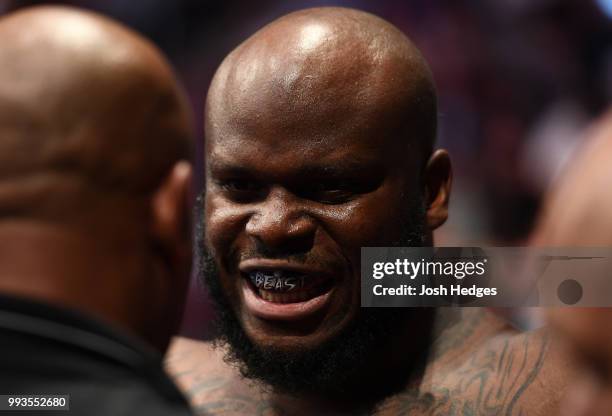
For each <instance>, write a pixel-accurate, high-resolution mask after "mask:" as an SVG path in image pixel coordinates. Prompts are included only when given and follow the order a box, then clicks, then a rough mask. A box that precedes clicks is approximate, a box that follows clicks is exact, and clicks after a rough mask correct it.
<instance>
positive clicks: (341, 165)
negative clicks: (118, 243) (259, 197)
mask: <svg viewBox="0 0 612 416" xmlns="http://www.w3.org/2000/svg"><path fill="white" fill-rule="evenodd" d="M383 167H384V164H383V163H379V162H378V161H375V160H358V159H352V160H349V161H342V162H337V163H333V164H332V163H329V164H328V163H326V164H313V165H308V166H303V167H300V168H299V169H298V170H297V171H296V172H295V176H296V177H304V176H306V177H345V176H348V175H355V174H357V173H363V174H368V175H370V174H372V172H373V171H375V170H379V169H381V168H383ZM208 171H209V172H214V173H217V174H222V175H223V176H236V177H247V176H251V177H259V176H263V175H261V174H260V173H259V172H258V171H257V170H254V169H251V168H249V167H246V166H244V165H240V164H236V163H231V162H225V161H212V162H210V163H209V164H208ZM261 173H263V174H265V172H261Z"/></svg>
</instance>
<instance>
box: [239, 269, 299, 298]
mask: <svg viewBox="0 0 612 416" xmlns="http://www.w3.org/2000/svg"><path fill="white" fill-rule="evenodd" d="M249 279H250V280H251V282H252V283H253V285H255V287H256V288H258V289H264V290H266V291H275V292H279V293H282V292H290V291H292V290H296V289H301V288H303V287H304V276H301V275H290V274H289V273H286V272H283V271H282V270H275V271H254V272H250V273H249Z"/></svg>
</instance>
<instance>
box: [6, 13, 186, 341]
mask: <svg viewBox="0 0 612 416" xmlns="http://www.w3.org/2000/svg"><path fill="white" fill-rule="evenodd" d="M0 62H2V65H0V291H1V292H2V293H9V294H15V295H19V296H27V297H33V298H37V299H43V300H45V301H48V302H52V303H59V304H62V305H65V306H69V307H73V308H77V309H81V310H85V311H87V312H89V313H93V314H95V315H97V316H98V317H100V318H103V319H105V320H109V321H113V322H114V323H115V324H117V325H121V326H122V327H124V328H127V329H129V330H131V331H132V332H134V333H136V334H138V335H140V336H141V337H143V338H145V339H146V340H148V341H149V342H151V343H153V344H154V345H155V346H157V347H159V348H160V349H163V348H165V346H166V344H167V342H168V340H169V337H170V335H171V333H172V331H174V330H175V329H176V326H177V324H178V319H179V317H180V312H181V311H182V301H183V299H184V294H185V288H186V283H187V281H188V277H189V266H190V254H191V247H190V232H189V212H190V209H189V204H188V197H187V194H188V188H189V178H190V172H191V167H190V162H189V160H190V159H191V146H192V143H191V142H192V135H193V129H192V122H191V114H190V111H189V108H188V105H187V102H186V100H185V97H184V94H183V92H182V89H181V88H180V86H179V85H178V83H177V80H176V78H175V76H174V74H173V71H172V70H171V68H170V67H169V65H168V63H167V62H166V60H165V59H164V57H163V56H162V55H161V53H160V51H159V50H158V49H157V48H156V47H155V46H153V45H152V44H151V43H150V42H149V41H147V40H146V39H144V38H143V37H142V36H140V35H138V34H136V33H135V32H133V31H131V30H129V29H128V28H126V27H123V26H122V25H120V24H118V23H115V22H113V21H111V20H110V19H108V18H105V17H102V16H99V15H97V14H93V13H89V12H84V11H79V10H77V9H73V8H67V7H56V6H54V7H34V8H29V9H23V10H20V11H18V12H16V13H13V14H10V15H7V16H4V17H2V18H0Z"/></svg>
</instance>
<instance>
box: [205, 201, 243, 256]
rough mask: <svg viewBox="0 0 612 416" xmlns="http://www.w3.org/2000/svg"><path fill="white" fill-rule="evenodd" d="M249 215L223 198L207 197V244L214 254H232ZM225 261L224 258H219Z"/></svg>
mask: <svg viewBox="0 0 612 416" xmlns="http://www.w3.org/2000/svg"><path fill="white" fill-rule="evenodd" d="M247 217H248V213H247V212H245V210H244V209H241V208H238V207H235V206H233V205H232V204H228V203H227V202H226V201H224V200H223V199H222V198H219V197H215V196H214V195H207V196H206V209H205V221H206V243H207V244H208V246H209V247H210V248H211V249H212V251H213V254H214V255H215V257H217V253H221V254H226V253H230V252H231V250H230V249H231V245H232V244H233V243H234V242H235V241H236V237H237V236H238V235H239V234H240V231H241V229H242V228H243V227H244V224H245V221H246V219H247ZM219 258H222V259H223V260H225V261H227V259H225V258H223V256H219Z"/></svg>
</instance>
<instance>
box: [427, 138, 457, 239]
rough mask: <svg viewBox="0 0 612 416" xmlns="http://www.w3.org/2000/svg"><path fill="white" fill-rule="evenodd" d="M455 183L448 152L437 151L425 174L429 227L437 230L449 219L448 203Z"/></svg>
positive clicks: (430, 159) (428, 163)
mask: <svg viewBox="0 0 612 416" xmlns="http://www.w3.org/2000/svg"><path fill="white" fill-rule="evenodd" d="M452 181H453V169H452V166H451V162H450V157H449V155H448V152H447V151H446V150H443V149H438V150H436V151H435V152H434V153H433V154H432V155H431V157H430V158H429V161H428V162H427V165H426V166H425V172H424V186H425V207H426V219H427V226H428V228H429V229H430V230H435V229H436V228H438V227H439V226H441V225H442V224H444V222H445V221H446V219H447V218H448V202H449V198H450V191H451V185H452Z"/></svg>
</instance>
